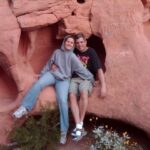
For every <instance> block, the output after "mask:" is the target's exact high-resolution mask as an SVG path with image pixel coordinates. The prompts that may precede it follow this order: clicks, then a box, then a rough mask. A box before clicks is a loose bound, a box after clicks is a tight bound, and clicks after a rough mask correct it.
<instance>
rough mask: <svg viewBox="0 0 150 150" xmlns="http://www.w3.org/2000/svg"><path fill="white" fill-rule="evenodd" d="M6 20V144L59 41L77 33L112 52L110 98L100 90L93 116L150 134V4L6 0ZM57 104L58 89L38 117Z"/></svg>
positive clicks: (41, 103)
mask: <svg viewBox="0 0 150 150" xmlns="http://www.w3.org/2000/svg"><path fill="white" fill-rule="evenodd" d="M0 20H1V23H0V32H1V34H0V112H1V114H3V115H1V116H0V132H1V135H0V144H6V143H8V142H9V140H8V138H7V137H8V133H9V132H10V130H11V129H12V126H13V124H14V120H13V119H12V117H11V115H10V114H11V113H12V111H14V110H15V109H16V107H18V106H19V104H20V102H21V99H22V97H23V95H24V94H25V93H26V92H27V90H28V89H29V88H30V86H31V85H32V83H33V82H35V81H36V74H38V73H39V72H40V70H41V69H42V67H43V66H44V64H45V63H46V61H47V60H48V58H49V57H50V55H51V54H52V52H53V50H54V49H55V48H56V47H59V44H60V41H59V40H57V39H56V38H62V37H63V36H64V35H65V34H66V33H77V32H84V34H85V35H86V37H89V36H90V35H92V34H93V35H96V36H97V37H99V38H101V39H102V41H103V44H104V46H105V50H106V61H105V66H106V73H105V76H106V83H107V89H108V94H107V97H106V98H105V99H101V98H100V97H99V96H98V93H99V86H97V87H95V88H94V91H93V94H92V96H91V97H90V102H89V107H88V112H91V113H94V114H96V115H98V116H100V117H101V116H103V117H108V118H114V119H119V120H122V121H124V122H128V123H130V124H133V125H135V126H137V127H139V128H141V129H143V130H144V131H146V132H147V133H148V134H149V135H150V104H149V103H150V102H149V99H150V93H149V88H150V51H149V49H150V42H149V39H150V29H149V21H148V20H149V0H147V1H144V2H143V3H142V1H140V0H134V1H126V0H122V1H120V0H117V1H116V0H115V1H114V0H112V1H110V0H101V1H97V0H86V1H85V3H82V4H80V3H78V2H77V1H76V0H63V1H62V0H44V1H43V0H36V1H32V0H21V1H20V0H15V1H13V0H12V1H9V3H8V0H1V1H0ZM60 20H61V21H60ZM46 26H48V27H46ZM41 27H42V28H41ZM25 30H26V31H25ZM57 33H58V34H57ZM97 44H98V43H97ZM55 101H56V97H55V92H54V89H53V87H48V88H45V89H44V90H43V91H42V92H41V94H40V96H39V100H38V103H37V105H36V108H35V109H34V111H33V113H34V112H37V111H39V110H40V109H41V108H42V107H45V106H46V105H47V104H50V105H51V106H54V107H55Z"/></svg>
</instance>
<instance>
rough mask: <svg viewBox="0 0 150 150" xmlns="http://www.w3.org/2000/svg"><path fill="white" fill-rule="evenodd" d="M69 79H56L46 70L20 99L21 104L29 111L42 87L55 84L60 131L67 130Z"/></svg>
mask: <svg viewBox="0 0 150 150" xmlns="http://www.w3.org/2000/svg"><path fill="white" fill-rule="evenodd" d="M69 84H70V80H69V79H67V80H57V79H56V78H55V77H54V76H53V75H52V74H51V73H50V72H46V73H45V74H44V75H43V76H42V77H41V78H40V79H39V80H38V81H37V82H36V83H35V84H34V85H33V86H32V88H31V89H30V90H29V91H28V93H27V94H26V95H25V97H24V98H23V101H22V106H24V107H25V108H27V109H28V110H29V111H31V110H32V108H33V107H34V106H35V104H36V101H37V98H38V96H39V94H40V92H41V90H42V89H43V88H45V87H46V86H49V85H55V90H56V97H57V102H58V106H59V111H60V128H61V132H67V131H68V127H69V117H68V91H69Z"/></svg>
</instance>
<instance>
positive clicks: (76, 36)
mask: <svg viewBox="0 0 150 150" xmlns="http://www.w3.org/2000/svg"><path fill="white" fill-rule="evenodd" d="M79 38H83V39H84V40H86V38H85V36H84V34H83V33H77V34H76V35H75V40H78V39H79Z"/></svg>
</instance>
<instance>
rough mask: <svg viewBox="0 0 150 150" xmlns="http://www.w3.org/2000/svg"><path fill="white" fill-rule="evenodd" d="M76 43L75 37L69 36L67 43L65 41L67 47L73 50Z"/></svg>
mask: <svg viewBox="0 0 150 150" xmlns="http://www.w3.org/2000/svg"><path fill="white" fill-rule="evenodd" d="M74 44H75V42H74V39H73V38H71V37H70V38H68V39H67V40H66V41H65V43H64V46H65V49H66V50H72V49H73V47H74Z"/></svg>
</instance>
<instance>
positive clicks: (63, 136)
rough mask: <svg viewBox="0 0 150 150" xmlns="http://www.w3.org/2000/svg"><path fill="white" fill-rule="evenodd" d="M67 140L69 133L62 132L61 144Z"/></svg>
mask: <svg viewBox="0 0 150 150" xmlns="http://www.w3.org/2000/svg"><path fill="white" fill-rule="evenodd" d="M66 141H67V133H66V132H62V133H61V135H60V144H66Z"/></svg>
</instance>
